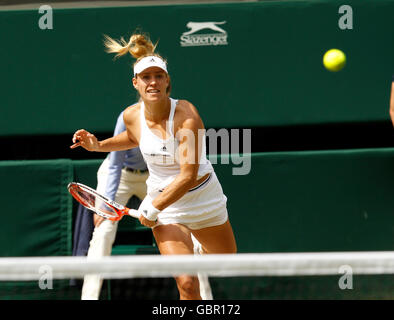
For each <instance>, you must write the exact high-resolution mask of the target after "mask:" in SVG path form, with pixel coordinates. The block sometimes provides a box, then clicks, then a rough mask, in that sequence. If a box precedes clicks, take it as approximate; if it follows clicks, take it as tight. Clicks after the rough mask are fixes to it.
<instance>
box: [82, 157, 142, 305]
mask: <svg viewBox="0 0 394 320" xmlns="http://www.w3.org/2000/svg"><path fill="white" fill-rule="evenodd" d="M108 165H109V161H108V159H105V160H104V161H103V163H102V164H101V166H100V168H99V170H98V172H97V191H98V192H99V193H104V192H105V188H106V185H107V179H108ZM148 176H149V174H148V172H146V173H135V172H131V171H127V170H125V169H123V170H122V174H121V177H120V183H119V187H118V190H117V192H116V196H115V201H116V202H118V203H120V204H122V205H126V204H127V202H128V201H129V199H130V198H131V197H132V196H134V195H135V196H137V197H138V198H140V199H144V198H145V196H146V179H147V178H148ZM117 229H118V222H112V221H110V220H104V221H103V222H102V223H101V224H100V225H99V226H98V227H95V228H94V231H93V235H92V239H91V240H90V244H89V251H88V258H100V257H103V256H109V255H111V251H112V245H113V243H114V241H115V237H116V231H117ZM102 284H103V280H102V278H101V277H100V276H98V275H87V276H85V277H84V281H83V286H82V295H81V299H82V300H98V299H99V297H100V291H101V287H102Z"/></svg>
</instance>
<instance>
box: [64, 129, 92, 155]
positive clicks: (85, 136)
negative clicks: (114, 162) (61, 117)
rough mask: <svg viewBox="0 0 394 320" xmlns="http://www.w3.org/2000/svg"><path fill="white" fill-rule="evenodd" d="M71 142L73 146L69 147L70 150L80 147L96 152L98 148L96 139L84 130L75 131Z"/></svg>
mask: <svg viewBox="0 0 394 320" xmlns="http://www.w3.org/2000/svg"><path fill="white" fill-rule="evenodd" d="M72 141H73V143H74V144H73V145H71V146H70V148H71V149H75V148H76V147H82V148H84V149H86V150H88V151H96V150H98V148H99V145H98V141H97V138H96V137H95V136H94V135H93V134H91V133H90V132H88V131H86V130H85V129H80V130H77V131H76V132H75V133H74V136H73V139H72Z"/></svg>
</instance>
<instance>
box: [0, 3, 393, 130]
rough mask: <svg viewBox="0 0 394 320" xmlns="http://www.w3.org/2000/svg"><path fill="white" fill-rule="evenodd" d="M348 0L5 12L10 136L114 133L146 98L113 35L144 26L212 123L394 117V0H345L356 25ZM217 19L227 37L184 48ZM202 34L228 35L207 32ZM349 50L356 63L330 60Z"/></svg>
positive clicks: (0, 58) (1, 22)
mask: <svg viewBox="0 0 394 320" xmlns="http://www.w3.org/2000/svg"><path fill="white" fill-rule="evenodd" d="M343 4H344V3H343V1H336V0H330V1H328V0H322V1H313V0H309V1H308V0H305V1H275V2H257V3H231V4H204V5H163V6H145V7H143V6H141V7H135V6H134V7H119V8H81V9H54V11H53V29H52V30H41V29H40V28H39V25H38V21H39V18H40V17H42V14H39V12H38V10H25V11H23V10H20V11H0V38H1V39H2V43H3V45H2V46H1V47H0V70H1V72H0V83H1V87H2V94H1V95H0V106H1V109H2V111H3V112H2V117H1V118H0V135H2V136H7V135H21V134H53V133H70V132H73V131H74V130H75V129H78V128H86V129H88V130H91V131H94V132H97V131H101V132H112V130H113V126H114V124H115V121H116V117H117V115H118V114H119V112H120V111H121V110H122V109H123V108H125V107H126V106H128V105H130V104H132V103H133V102H134V101H135V92H134V89H133V87H132V85H131V64H132V62H133V60H132V59H131V58H129V57H127V58H125V57H123V58H121V59H119V60H116V61H113V56H111V55H109V54H107V53H105V52H104V48H103V45H102V41H103V34H108V35H110V36H112V37H114V38H120V37H121V36H125V37H128V36H129V35H130V34H131V33H132V32H133V31H134V30H136V29H137V28H142V30H144V31H146V32H148V33H150V34H151V37H152V39H153V40H154V41H159V45H158V52H159V53H161V54H162V55H163V56H164V57H165V58H167V59H168V62H169V72H170V74H171V76H172V80H173V94H172V95H173V96H174V97H176V98H183V99H188V100H190V101H191V102H193V103H194V104H195V105H196V106H197V107H198V109H199V111H200V113H201V115H202V116H203V119H204V121H205V124H206V127H251V126H266V125H298V124H309V123H314V124H316V123H332V122H336V123H338V122H340V123H343V122H359V121H384V120H388V112H387V110H388V101H389V89H390V83H391V75H392V73H393V72H394V60H393V56H394V43H393V41H391V40H392V39H393V38H394V20H393V19H392V17H393V14H394V2H393V1H390V0H375V1H359V0H349V1H347V2H346V4H347V5H350V6H351V7H352V9H353V29H352V30H341V29H340V28H339V27H338V20H339V18H340V16H341V14H339V13H338V9H339V7H340V6H341V5H343ZM212 21H214V22H222V21H225V23H224V24H217V26H218V27H220V28H222V29H223V30H224V31H225V32H226V34H227V43H228V44H227V45H216V46H194V47H183V46H181V45H180V42H181V36H182V34H183V33H185V32H187V31H189V30H190V29H189V28H187V24H188V23H189V22H212ZM196 34H222V33H220V32H218V31H213V30H209V29H204V30H201V31H199V32H196V33H194V35H196ZM331 48H339V49H342V50H343V51H344V52H345V53H346V54H347V56H348V64H347V66H346V68H345V69H344V70H343V71H341V72H339V73H330V72H328V71H326V70H325V69H324V68H323V66H322V57H323V54H324V52H325V51H326V50H328V49H331Z"/></svg>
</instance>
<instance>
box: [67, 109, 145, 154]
mask: <svg viewBox="0 0 394 320" xmlns="http://www.w3.org/2000/svg"><path fill="white" fill-rule="evenodd" d="M134 115H135V112H134V110H131V109H130V108H128V109H126V110H125V112H124V121H125V125H126V128H127V130H126V131H124V132H122V133H120V134H118V135H116V136H114V137H112V138H108V139H105V140H102V141H98V140H97V138H96V137H95V135H94V134H92V133H90V132H88V131H86V130H85V129H80V130H77V131H76V132H75V133H74V136H73V139H72V141H73V143H74V144H73V145H71V146H70V148H71V149H75V148H77V147H82V148H84V149H86V150H88V151H96V152H111V151H122V150H128V149H131V148H135V147H137V146H138V142H137V140H136V139H135V138H134V136H133V133H132V130H130V126H131V127H132V126H133V120H134V118H135V117H134Z"/></svg>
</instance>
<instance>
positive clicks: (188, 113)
mask: <svg viewBox="0 0 394 320" xmlns="http://www.w3.org/2000/svg"><path fill="white" fill-rule="evenodd" d="M175 125H177V127H178V128H179V127H185V126H186V127H197V128H203V127H204V125H203V122H202V120H201V117H200V115H199V113H198V110H197V108H196V107H195V106H194V105H193V104H192V103H191V102H189V101H187V100H178V105H177V108H176V113H175Z"/></svg>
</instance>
